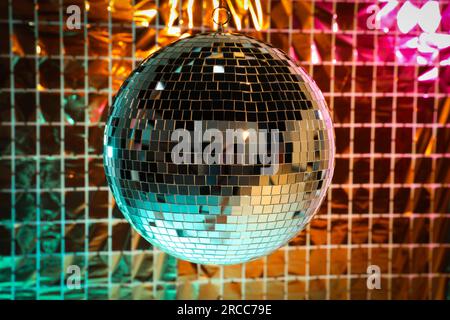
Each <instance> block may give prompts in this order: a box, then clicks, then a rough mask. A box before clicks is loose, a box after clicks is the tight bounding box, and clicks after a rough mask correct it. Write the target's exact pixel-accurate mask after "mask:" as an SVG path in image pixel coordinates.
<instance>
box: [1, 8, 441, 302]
mask: <svg viewBox="0 0 450 320" xmlns="http://www.w3.org/2000/svg"><path fill="white" fill-rule="evenodd" d="M426 2H427V1H398V2H397V1H387V2H374V1H356V0H355V1H339V0H336V1H292V0H282V1H275V0H264V1H254V0H242V1H226V4H227V5H228V7H229V9H230V11H231V13H232V19H231V22H230V25H229V26H228V28H229V29H230V30H234V31H238V32H242V33H247V34H249V35H251V36H254V37H256V38H258V39H260V40H263V41H266V42H269V43H271V44H272V45H273V46H275V47H278V48H281V49H283V50H284V51H285V52H287V53H288V54H289V55H290V56H291V57H292V58H294V59H295V60H296V61H297V62H298V64H299V65H301V66H302V67H304V68H305V70H306V71H307V72H308V73H309V74H310V75H311V76H312V77H313V78H314V79H315V81H316V82H317V84H318V86H319V87H320V88H321V90H322V91H323V92H324V95H325V98H326V99H327V103H328V105H329V107H330V109H331V111H332V113H333V120H334V123H335V133H336V146H337V154H336V170H335V175H334V179H333V182H332V185H331V188H330V190H329V191H328V196H327V200H326V201H325V202H324V203H323V205H322V207H321V210H320V212H319V213H318V216H317V218H316V219H315V220H313V221H312V222H311V225H310V226H309V227H308V228H307V229H306V230H305V231H303V232H301V233H300V234H299V235H298V236H297V237H296V238H295V239H294V240H292V241H291V242H290V243H289V245H287V246H285V247H283V248H282V249H280V250H278V251H276V252H275V253H273V254H271V255H270V256H268V257H265V258H262V259H258V260H255V261H252V262H249V263H246V264H243V265H234V266H226V267H216V266H204V265H195V264H192V263H188V262H185V261H182V260H176V259H175V258H173V257H171V256H169V255H166V254H163V253H162V252H161V251H159V250H157V249H156V248H152V247H151V246H150V245H149V244H148V243H147V242H146V241H144V240H143V239H141V238H140V237H139V236H138V235H137V234H136V232H134V231H133V230H132V229H131V228H130V226H129V224H128V223H127V222H126V221H125V220H124V218H123V216H122V214H121V213H120V212H119V211H118V210H117V208H116V206H115V203H114V201H113V198H112V196H111V194H110V193H109V191H108V188H107V185H106V181H105V177H104V171H103V167H102V156H101V155H102V142H103V129H104V122H105V119H106V115H107V109H108V107H109V106H110V105H111V102H112V99H113V97H114V95H115V93H116V92H117V90H118V89H119V86H120V85H121V83H122V82H123V80H124V79H125V77H126V76H127V75H128V73H129V72H130V71H131V70H132V69H134V67H135V66H136V65H137V64H138V63H139V62H140V61H141V60H142V59H143V58H145V57H146V56H147V55H149V54H150V53H152V52H154V51H156V50H158V49H159V48H161V47H163V46H165V45H167V44H169V43H170V42H172V41H174V40H176V39H178V38H180V37H186V36H188V35H189V34H193V33H197V32H201V31H206V30H211V29H213V28H214V26H213V23H212V20H211V15H212V11H213V9H214V8H215V7H216V6H217V5H218V4H219V1H198V0H187V1H184V0H183V1H181V0H170V1H162V0H159V1H60V0H53V1H50V0H48V1H20V0H18V1H16V0H14V1H3V2H1V4H0V25H1V26H0V71H1V73H2V74H3V75H5V76H3V77H0V101H1V105H2V107H1V108H0V121H1V123H0V141H1V143H0V167H1V169H0V172H1V175H0V200H1V201H0V298H3V299H11V298H14V299H23V298H29V299H45V298H55V299H106V298H111V299H120V298H134V299H155V298H156V299H176V298H184V299H205V298H207V299H217V298H236V299H241V298H244V299H265V298H275V299H349V298H358V299H379V298H387V299H412V298H414V299H431V298H433V299H444V298H446V297H448V292H449V289H448V278H449V272H450V270H449V262H448V252H449V246H450V245H449V243H450V239H449V234H450V232H449V231H450V222H449V218H450V213H449V210H450V209H449V206H450V204H449V201H450V200H449V199H450V196H449V171H448V167H449V166H448V164H449V159H448V158H449V145H450V133H449V121H448V120H449V110H450V102H449V99H448V92H449V79H450V73H449V67H448V61H449V52H450V51H449V49H448V46H449V43H448V37H446V35H448V33H449V28H450V25H449V21H450V20H449V19H448V16H449V12H450V8H449V5H448V4H447V3H446V2H444V1H430V2H433V3H437V4H438V5H437V6H436V5H435V4H431V5H426ZM407 3H408V4H407ZM70 5H77V6H78V7H79V8H80V13H81V16H80V28H79V29H78V28H74V29H69V27H68V25H67V19H68V18H69V16H70V15H69V14H68V13H67V8H68V7H69V6H70ZM425 5H426V6H425ZM436 8H437V9H436ZM408 15H409V16H417V17H418V18H417V19H416V20H415V21H410V19H407V18H405V17H408ZM427 15H428V16H427ZM424 16H425V17H429V18H430V19H428V20H435V21H438V22H439V23H437V24H427V23H425V20H424V19H422V20H421V18H420V17H424ZM411 26H412V27H411ZM372 265H375V266H378V267H379V268H380V271H381V275H382V281H381V289H380V290H369V289H368V288H367V283H366V280H367V268H368V267H369V266H372ZM70 266H76V267H78V268H79V271H80V280H81V282H80V288H68V286H67V283H68V282H67V281H68V280H69V278H70V276H71V273H68V268H70Z"/></svg>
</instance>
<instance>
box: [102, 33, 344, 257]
mask: <svg viewBox="0 0 450 320" xmlns="http://www.w3.org/2000/svg"><path fill="white" fill-rule="evenodd" d="M334 153H335V148H334V134H333V128H332V123H331V119H330V114H329V112H328V110H327V106H326V102H325V99H324V97H323V95H322V93H321V92H320V90H319V89H318V87H317V86H316V84H315V83H314V81H313V80H311V78H310V77H309V76H308V75H307V74H306V73H305V72H304V71H303V69H301V68H300V67H298V66H297V65H296V64H295V62H293V61H292V60H291V59H290V58H289V57H288V56H287V55H286V54H285V53H283V52H282V51H281V50H279V49H276V48H273V47H272V46H270V45H268V44H265V43H263V42H260V41H258V40H256V39H253V38H250V37H247V36H244V35H239V34H222V33H221V34H217V33H209V34H197V35H195V36H192V37H189V38H184V39H181V40H178V41H176V42H174V43H172V44H171V45H169V46H167V47H165V48H163V49H161V50H159V51H157V52H155V53H154V54H152V55H151V56H149V57H148V58H147V59H145V60H144V61H143V63H142V64H141V65H139V66H138V67H137V68H136V69H135V70H134V71H133V72H132V73H131V75H130V76H129V77H128V79H127V80H126V81H125V82H124V84H123V85H122V87H121V89H120V90H119V92H118V94H117V95H116V97H115V100H114V103H113V105H112V107H111V109H110V114H109V117H108V120H107V124H106V128H105V135H104V167H105V172H106V176H107V180H108V184H109V186H110V188H111V190H112V193H113V195H114V198H115V200H116V202H117V205H118V207H119V209H120V210H121V211H122V213H123V214H124V216H125V217H126V219H127V220H128V221H129V222H130V223H131V224H132V225H133V227H134V228H135V229H136V230H137V231H138V232H139V233H140V234H141V235H142V236H143V237H144V238H145V239H147V240H148V241H149V242H151V243H152V244H153V245H155V246H157V247H159V248H160V249H162V250H163V251H165V252H167V253H169V254H171V255H173V256H175V257H178V258H181V259H185V260H188V261H192V262H195V263H203V264H235V263H242V262H245V261H248V260H251V259H255V258H258V257H261V256H264V255H267V254H269V253H270V252H272V251H274V250H275V249H277V248H279V247H281V246H283V245H284V244H286V243H287V242H288V241H289V240H290V239H291V238H293V237H294V236H295V235H296V234H297V233H298V232H299V231H300V230H302V229H303V228H304V227H305V226H306V224H308V222H309V221H310V220H311V218H312V217H313V215H314V214H315V212H316V211H317V210H318V208H319V206H320V204H321V201H322V199H323V198H324V196H325V193H326V190H327V188H328V185H329V184H330V181H331V178H332V174H333V169H334Z"/></svg>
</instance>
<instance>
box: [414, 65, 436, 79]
mask: <svg viewBox="0 0 450 320" xmlns="http://www.w3.org/2000/svg"><path fill="white" fill-rule="evenodd" d="M438 75H439V70H438V68H437V67H434V68H433V69H431V70H429V71H427V72H425V73H424V74H422V75H421V76H420V77H419V78H418V80H419V81H431V80H434V79H436V78H437V77H438Z"/></svg>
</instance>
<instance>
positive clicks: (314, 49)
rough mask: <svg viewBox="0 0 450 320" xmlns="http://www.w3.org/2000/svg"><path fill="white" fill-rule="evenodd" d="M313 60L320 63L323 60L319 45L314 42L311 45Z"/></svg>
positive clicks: (313, 62)
mask: <svg viewBox="0 0 450 320" xmlns="http://www.w3.org/2000/svg"><path fill="white" fill-rule="evenodd" d="M311 62H312V64H318V63H320V62H321V59H320V55H319V52H318V51H317V47H316V45H315V44H314V43H313V44H312V45H311Z"/></svg>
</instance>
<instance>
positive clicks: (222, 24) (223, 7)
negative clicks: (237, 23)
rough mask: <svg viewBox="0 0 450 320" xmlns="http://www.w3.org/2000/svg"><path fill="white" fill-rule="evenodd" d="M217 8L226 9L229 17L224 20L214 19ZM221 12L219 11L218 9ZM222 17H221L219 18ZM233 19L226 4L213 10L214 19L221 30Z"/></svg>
mask: <svg viewBox="0 0 450 320" xmlns="http://www.w3.org/2000/svg"><path fill="white" fill-rule="evenodd" d="M217 10H225V11H226V12H227V19H226V20H225V21H224V22H220V21H216V20H214V15H215V14H216V11H217ZM217 12H219V11H217ZM219 19H220V18H219ZM230 20H231V11H230V10H229V9H228V8H227V7H225V6H218V7H217V8H215V9H214V10H213V12H212V21H213V22H214V23H215V24H217V25H218V26H219V30H222V29H223V26H224V25H226V24H227V23H228V22H230Z"/></svg>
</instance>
